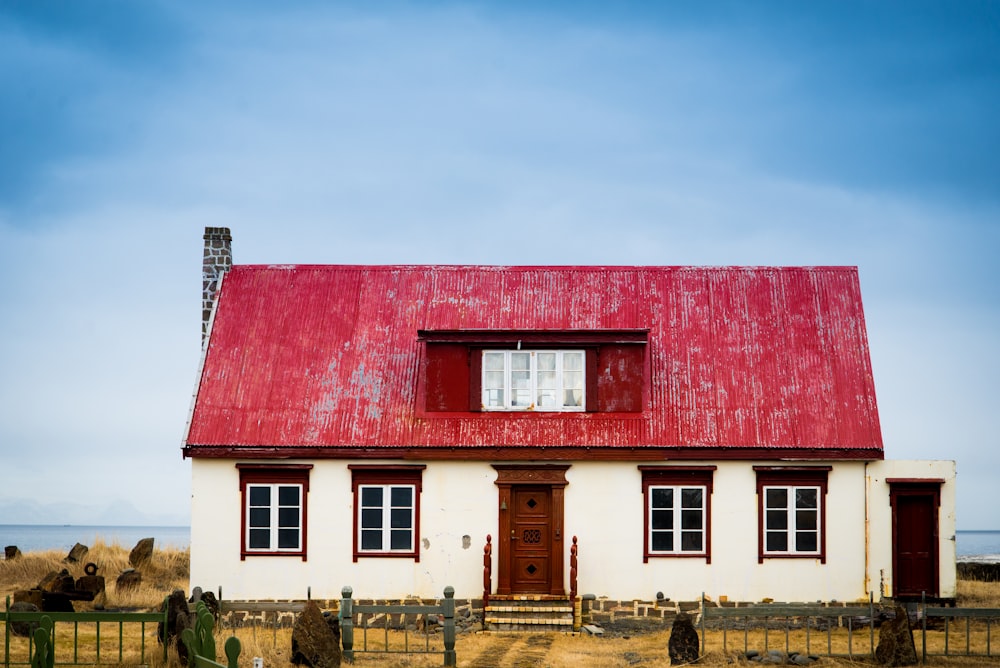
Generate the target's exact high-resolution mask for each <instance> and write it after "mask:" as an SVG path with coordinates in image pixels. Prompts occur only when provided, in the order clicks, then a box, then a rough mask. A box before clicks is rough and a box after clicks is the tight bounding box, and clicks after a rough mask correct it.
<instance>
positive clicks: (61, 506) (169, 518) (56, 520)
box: [0, 498, 191, 526]
mask: <svg viewBox="0 0 1000 668" xmlns="http://www.w3.org/2000/svg"><path fill="white" fill-rule="evenodd" d="M0 518H3V519H2V520H0V524H77V525H98V526H186V525H188V524H189V523H190V521H191V520H190V516H189V515H188V514H187V513H156V514H153V513H144V512H142V511H141V510H139V509H138V508H136V507H135V506H134V505H132V503H130V502H129V501H125V500H124V499H115V500H113V501H109V502H107V503H104V504H84V503H67V502H55V503H39V502H38V501H33V500H30V499H12V498H0Z"/></svg>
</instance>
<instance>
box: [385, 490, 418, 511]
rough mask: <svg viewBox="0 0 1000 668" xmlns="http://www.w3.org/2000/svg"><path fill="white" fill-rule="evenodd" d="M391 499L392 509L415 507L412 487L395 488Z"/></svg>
mask: <svg viewBox="0 0 1000 668" xmlns="http://www.w3.org/2000/svg"><path fill="white" fill-rule="evenodd" d="M390 495H391V496H390V498H391V499H392V507H393V508H400V507H403V506H405V507H407V508H409V507H410V506H412V505H413V488H412V487H393V488H392V489H391V491H390Z"/></svg>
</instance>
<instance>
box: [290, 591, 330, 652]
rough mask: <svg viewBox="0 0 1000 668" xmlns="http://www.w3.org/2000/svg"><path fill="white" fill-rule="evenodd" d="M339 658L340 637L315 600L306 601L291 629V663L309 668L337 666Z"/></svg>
mask: <svg viewBox="0 0 1000 668" xmlns="http://www.w3.org/2000/svg"><path fill="white" fill-rule="evenodd" d="M337 628H338V630H339V626H338V627H337ZM340 659H341V654H340V638H338V637H337V636H336V635H335V634H334V630H333V628H332V625H331V624H329V623H328V621H327V619H325V618H324V617H323V613H322V612H320V609H319V606H318V605H317V604H316V602H315V601H307V602H306V605H305V607H304V608H303V609H302V614H300V615H299V618H298V619H297V620H295V626H294V628H293V629H292V663H294V664H295V665H297V666H308V667H309V668H338V667H339V666H340Z"/></svg>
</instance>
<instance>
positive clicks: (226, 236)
mask: <svg viewBox="0 0 1000 668" xmlns="http://www.w3.org/2000/svg"><path fill="white" fill-rule="evenodd" d="M205 240H206V241H214V240H222V241H232V240H233V235H232V232H230V230H229V228H228V227H206V228H205Z"/></svg>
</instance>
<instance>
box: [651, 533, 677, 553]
mask: <svg viewBox="0 0 1000 668" xmlns="http://www.w3.org/2000/svg"><path fill="white" fill-rule="evenodd" d="M650 549H651V550H652V551H653V552H671V551H673V549H674V534H673V532H672V531H654V532H653V544H652V545H651V546H650Z"/></svg>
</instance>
